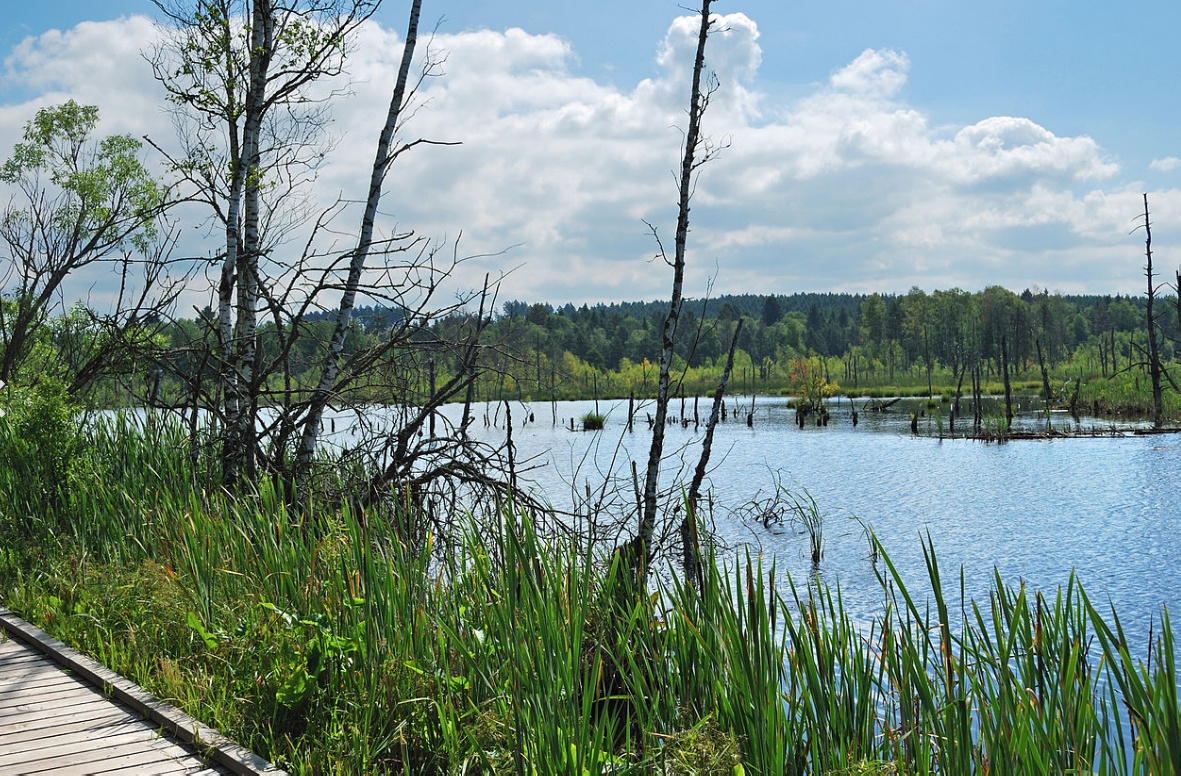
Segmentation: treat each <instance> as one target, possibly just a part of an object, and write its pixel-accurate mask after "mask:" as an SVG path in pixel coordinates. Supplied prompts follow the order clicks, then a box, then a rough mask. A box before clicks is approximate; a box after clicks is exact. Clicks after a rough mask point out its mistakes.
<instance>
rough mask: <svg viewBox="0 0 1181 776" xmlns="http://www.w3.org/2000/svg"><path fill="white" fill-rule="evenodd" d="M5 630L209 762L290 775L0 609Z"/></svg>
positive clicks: (250, 775) (245, 773)
mask: <svg viewBox="0 0 1181 776" xmlns="http://www.w3.org/2000/svg"><path fill="white" fill-rule="evenodd" d="M0 630H3V631H5V632H7V633H8V634H9V635H11V636H12V637H13V638H15V639H17V640H19V641H21V642H23V643H25V644H28V645H30V646H31V647H33V648H34V649H36V650H37V651H39V652H41V653H42V654H44V655H46V656H47V657H49V658H50V659H52V660H54V661H55V662H57V663H58V664H59V665H61V666H63V667H65V668H68V669H70V670H71V671H73V672H74V674H76V675H77V676H78V677H80V678H82V679H84V680H85V681H87V682H89V683H90V684H93V685H94V686H95V687H98V688H100V689H101V690H102V691H103V693H105V694H106V695H107V696H108V697H110V698H113V699H115V700H116V701H118V702H120V703H122V704H123V705H124V706H127V707H128V708H130V709H132V710H133V711H135V712H137V713H139V714H141V715H143V716H144V718H145V719H149V720H151V721H152V723H153V724H156V725H160V726H161V727H162V728H164V729H166V730H167V731H168V732H169V733H171V734H172V735H174V736H175V737H176V738H178V739H180V740H181V741H183V742H185V743H186V744H190V745H192V746H194V747H196V748H197V749H198V751H200V752H201V753H202V754H204V755H205V756H206V757H208V758H209V759H211V760H213V761H214V762H216V763H217V764H218V765H221V766H223V767H225V768H228V769H230V770H231V771H233V772H234V773H236V774H240V776H256V775H257V776H286V771H283V770H281V769H280V768H277V767H275V766H274V765H272V764H271V763H269V762H267V761H266V760H264V759H263V758H261V757H259V756H258V755H256V754H255V753H254V752H251V751H250V750H249V749H246V748H245V747H242V746H239V745H238V744H236V743H234V742H233V741H231V740H230V739H228V738H226V737H225V736H223V735H222V734H221V733H218V732H217V731H216V730H214V729H213V728H210V727H207V726H205V725H203V724H201V723H200V722H199V721H197V720H196V719H194V718H193V717H190V716H189V715H188V714H185V713H184V712H183V711H181V710H180V709H177V708H176V707H174V706H172V705H170V704H167V703H165V702H164V701H162V700H160V699H158V698H156V697H155V696H153V695H151V694H150V693H148V692H147V691H146V690H144V689H143V688H142V687H139V686H138V685H136V684H133V683H132V682H130V681H128V680H127V679H125V678H123V677H122V676H120V675H119V674H117V673H115V672H114V671H111V670H110V669H108V668H106V667H105V666H103V665H101V664H99V663H97V662H95V661H94V660H91V659H90V658H88V657H86V656H85V655H83V654H82V653H80V652H78V651H76V650H74V649H71V648H70V647H68V646H66V645H65V644H64V643H62V642H61V641H59V640H57V639H55V638H54V637H53V636H50V635H49V634H48V633H46V632H45V631H43V630H41V629H40V628H37V627H36V626H34V625H31V624H29V623H28V622H25V621H24V620H22V619H21V618H20V617H18V616H16V615H15V614H13V613H12V612H11V611H9V610H8V609H5V608H4V607H0Z"/></svg>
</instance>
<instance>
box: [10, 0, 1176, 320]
mask: <svg viewBox="0 0 1181 776" xmlns="http://www.w3.org/2000/svg"><path fill="white" fill-rule="evenodd" d="M684 5H685V4H684V3H678V2H665V1H664V0H659V1H654V0H646V1H645V2H639V3H637V2H634V0H632V1H631V2H626V1H624V0H601V1H600V2H596V3H573V2H552V1H550V0H465V1H464V2H433V1H432V0H426V2H425V3H424V19H425V20H426V22H427V23H428V24H429V25H433V24H434V23H435V22H436V21H438V22H439V26H438V31H439V38H438V44H439V46H440V47H441V48H442V49H445V50H446V51H447V52H448V54H447V64H446V68H445V69H446V75H445V77H443V78H441V79H437V80H438V83H432V85H431V86H430V88H429V90H428V92H429V95H430V99H429V102H427V104H426V107H425V109H424V111H423V113H422V116H420V117H416V119H415V121H416V122H418V123H417V124H416V125H413V126H412V127H411V130H414V129H419V131H421V132H423V133H427V134H432V135H433V136H435V137H438V136H439V134H443V135H445V136H446V139H456V140H461V141H462V142H463V143H464V145H463V147H462V149H461V150H458V151H456V152H455V153H451V154H449V153H448V152H446V151H437V150H432V151H430V152H427V153H423V154H420V155H418V156H416V157H414V159H413V161H411V162H410V163H408V164H407V165H406V166H405V167H406V169H405V170H404V171H403V172H402V174H403V176H404V178H403V179H401V180H402V181H403V185H402V186H401V187H400V188H403V189H411V190H414V191H417V192H419V195H417V196H413V197H409V198H407V199H405V200H398V198H397V195H392V197H391V200H390V203H389V207H390V210H391V211H392V213H393V217H394V218H395V219H396V220H397V223H398V224H399V225H400V226H403V225H404V226H409V227H413V228H415V229H417V230H418V231H420V233H425V234H431V235H434V236H437V237H440V238H442V237H445V236H446V237H454V236H455V235H456V234H458V233H459V232H460V231H461V230H462V232H463V234H464V240H465V242H466V243H467V245H468V248H469V249H470V250H472V251H473V252H499V251H502V250H505V249H509V250H508V252H507V253H506V254H504V256H503V257H502V258H501V260H500V261H501V263H500V264H499V265H497V266H495V267H494V271H495V270H505V269H511V268H516V271H515V272H514V273H513V274H510V275H509V276H508V278H507V279H506V281H505V288H504V290H502V296H508V297H512V298H527V299H539V298H544V299H548V300H551V301H555V302H560V301H567V300H571V301H576V302H579V301H599V300H603V301H610V300H613V299H622V298H627V299H631V298H648V297H654V296H660V295H662V294H663V293H664V287H665V285H667V278H665V277H663V275H662V274H661V273H660V271H659V269H658V268H657V267H656V266H655V265H653V264H651V263H649V262H648V261H647V259H648V258H650V257H651V254H652V251H653V244H652V242H651V240H650V238H649V237H647V236H646V235H645V227H644V226H643V220H651V221H653V222H654V223H659V224H661V225H667V226H664V229H665V230H666V231H667V232H669V233H671V224H672V216H671V215H670V213H671V210H670V207H671V204H672V202H673V201H674V199H675V191H674V190H673V188H672V184H671V181H670V179H669V174H668V173H669V171H670V170H671V169H672V168H674V167H675V165H676V156H677V153H678V147H677V144H678V140H679V136H678V135H677V134H676V132H675V131H673V130H670V126H671V124H673V123H675V122H676V121H677V120H678V114H679V112H680V111H679V107H678V105H679V104H683V96H684V95H683V94H682V93H683V92H684V91H686V89H687V84H686V83H685V82H684V81H683V80H681V81H678V80H677V78H678V77H679V76H680V75H682V74H683V73H681V72H680V71H678V70H677V69H676V61H677V60H676V57H675V56H672V55H669V56H667V57H666V58H665V59H664V60H661V59H660V54H661V52H662V51H665V52H674V53H675V51H677V50H678V49H677V47H678V46H681V47H682V48H684V46H685V45H687V44H688V39H687V38H686V37H685V36H684V35H683V34H682V35H678V34H677V32H676V30H675V29H674V27H673V26H672V23H673V20H674V19H675V18H676V17H678V16H682V15H684V14H685V13H686V12H685V11H684V8H683V6H684ZM714 9H715V11H716V12H717V13H719V14H723V15H727V16H726V19H727V20H728V24H729V26H730V28H731V33H730V34H727V35H725V36H718V37H716V38H715V39H714V40H711V44H710V45H711V48H710V50H709V52H707V56H710V60H711V65H713V66H714V67H715V68H716V69H717V70H718V77H719V80H720V82H721V84H722V92H720V97H719V100H720V103H721V104H720V105H719V106H718V107H717V109H716V110H715V111H714V113H713V114H711V116H710V117H709V118H710V122H711V123H709V124H708V126H707V129H708V130H709V131H710V132H711V133H712V134H713V135H714V136H715V137H718V138H721V139H722V140H723V142H724V143H725V144H726V145H727V148H725V150H724V151H723V152H722V153H721V154H720V155H719V157H718V159H717V160H715V161H714V162H712V163H711V164H710V165H708V166H707V167H706V168H705V169H704V171H703V175H702V179H701V186H700V189H699V196H698V199H697V201H696V202H695V208H694V217H695V221H694V223H695V227H696V228H695V230H694V235H693V237H692V238H691V250H692V251H693V253H691V261H693V262H695V264H694V267H695V271H694V272H692V273H691V276H690V277H691V282H692V283H695V284H696V287H695V288H694V289H693V293H696V294H701V293H704V291H705V288H706V286H707V285H708V284H709V283H710V277H711V276H713V278H714V279H713V281H712V282H713V285H714V292H715V293H717V292H742V291H758V292H766V291H772V290H774V291H777V292H780V293H791V292H793V291H797V290H798V291H816V290H851V291H873V290H880V291H905V290H906V289H907V288H909V287H910V286H911V285H919V286H921V287H923V288H926V289H928V290H931V289H934V288H948V287H951V286H960V287H963V288H966V289H969V290H975V289H978V288H982V287H983V286H985V285H988V284H990V283H999V284H1002V285H1007V286H1009V287H1012V288H1015V289H1017V290H1020V289H1021V288H1024V287H1027V286H1032V287H1047V288H1049V289H1051V290H1060V291H1068V292H1076V291H1079V292H1131V293H1138V292H1139V289H1140V288H1141V286H1142V283H1143V281H1142V278H1141V274H1140V270H1139V263H1138V262H1139V259H1138V258H1137V257H1138V252H1139V249H1140V246H1139V244H1138V241H1137V238H1136V237H1135V236H1129V235H1128V231H1130V229H1131V228H1132V226H1133V225H1134V224H1133V223H1132V219H1133V218H1134V217H1135V215H1136V212H1137V204H1138V197H1139V193H1140V192H1141V191H1148V192H1150V194H1151V195H1152V197H1153V203H1154V205H1153V210H1154V213H1155V214H1156V215H1155V220H1156V224H1157V231H1156V235H1155V236H1156V237H1157V246H1158V259H1159V260H1160V261H1161V265H1162V266H1163V267H1164V268H1165V271H1166V272H1167V273H1168V274H1169V275H1170V276H1171V274H1172V272H1171V265H1172V264H1177V263H1178V261H1179V260H1181V251H1176V250H1174V249H1173V248H1172V247H1171V246H1172V244H1173V243H1178V244H1181V193H1179V192H1178V189H1179V186H1178V176H1179V175H1181V163H1179V162H1177V161H1176V160H1177V159H1178V158H1181V131H1179V130H1181V99H1179V98H1181V89H1178V87H1177V80H1178V78H1179V77H1181V47H1178V46H1177V45H1176V40H1175V39H1176V35H1177V34H1178V32H1181V4H1178V3H1176V2H1174V1H1172V0H1170V1H1169V2H1165V1H1163V0H1150V2H1146V3H1141V4H1137V5H1134V6H1122V7H1121V6H1119V5H1118V4H1114V3H1106V2H1063V1H1060V0H1053V1H1047V2H1030V1H1028V0H1027V2H1015V1H1011V0H1001V1H1000V2H990V3H958V2H957V3H949V2H946V0H942V1H940V0H902V1H900V2H892V3H882V2H880V0H877V1H874V0H859V1H857V2H829V3H785V2H782V0H748V1H746V2H740V1H739V0H729V1H722V2H717V3H715V6H714ZM404 10H405V3H401V2H397V3H395V2H389V0H387V3H386V6H385V8H384V9H383V11H382V13H381V15H380V16H379V17H378V21H379V23H380V24H381V26H382V27H383V28H384V29H383V30H382V31H381V32H382V34H381V35H378V34H376V33H375V34H373V35H371V36H369V37H368V38H367V39H366V41H367V42H365V43H364V44H363V50H361V51H359V52H358V59H357V62H356V66H355V67H353V68H352V71H353V74H354V76H355V77H357V78H358V79H359V82H360V83H361V84H362V86H361V87H360V88H357V89H356V90H355V91H356V94H357V97H356V99H355V100H354V101H353V102H354V103H356V104H348V105H341V106H340V108H339V110H338V123H339V124H340V125H341V126H342V127H350V128H351V127H354V126H363V125H364V124H365V122H366V121H367V120H370V121H371V120H372V119H371V118H369V119H366V118H365V117H371V116H372V115H374V114H373V111H372V110H370V105H371V104H372V105H379V104H380V102H381V100H380V95H381V94H382V93H383V91H382V89H379V88H377V87H378V84H379V83H380V81H381V76H379V75H377V74H378V73H381V72H385V71H383V68H385V69H386V70H388V68H389V67H390V66H391V64H390V63H391V62H393V61H395V60H396V50H395V51H391V50H392V49H394V48H395V45H394V44H396V41H397V38H398V36H399V35H400V31H401V29H402V27H403V25H404V22H403V20H402V14H403V13H404ZM153 12H154V8H153V7H152V6H151V4H150V3H148V2H146V0H104V1H103V2H101V3H99V2H80V1H75V0H54V1H52V2H43V3H21V4H14V7H12V8H10V9H6V26H5V28H4V30H3V31H2V32H0V48H3V49H4V50H5V52H6V65H5V71H6V77H5V78H4V79H3V81H0V141H2V142H3V143H4V146H5V147H8V146H10V144H11V142H12V140H13V139H15V132H17V131H19V125H20V123H21V122H23V121H24V120H27V118H28V117H29V116H30V115H31V113H32V111H33V110H35V107H36V106H39V105H41V104H44V103H46V102H51V101H54V100H55V99H59V98H61V97H64V96H75V95H76V96H77V97H78V98H79V99H84V100H88V101H91V102H96V103H97V104H99V106H100V108H104V101H110V105H109V106H106V109H105V110H104V117H105V120H106V122H107V123H106V124H104V127H105V128H109V130H110V131H132V132H140V131H147V132H149V133H151V134H152V135H153V137H154V138H156V137H160V136H162V135H161V134H160V133H161V132H163V131H164V130H163V128H162V126H161V125H160V122H159V121H158V120H157V119H156V118H154V117H153V112H152V111H151V110H150V109H149V108H147V107H144V108H139V109H135V110H132V109H131V108H129V107H128V106H131V105H133V104H135V105H139V104H142V105H143V106H151V105H153V104H158V102H159V100H158V97H159V95H158V94H155V95H153V94H152V92H151V83H150V77H147V78H145V73H146V68H145V67H143V65H142V62H141V63H139V64H138V65H137V63H136V61H135V59H136V57H134V56H131V55H130V53H129V51H130V48H129V47H130V46H131V44H130V43H128V42H127V41H126V40H124V41H123V45H122V46H121V47H119V46H115V44H114V43H113V42H112V43H111V45H112V47H113V48H112V51H111V52H110V53H109V54H106V55H104V54H103V52H102V51H99V52H97V53H96V51H95V49H96V47H99V48H101V47H102V46H104V45H106V42H109V41H117V40H118V39H119V37H120V36H121V35H126V36H143V35H144V34H145V29H146V28H143V27H136V28H135V30H134V31H132V30H131V28H129V27H126V26H125V27H119V26H117V25H108V26H106V27H103V28H102V30H101V32H99V31H93V30H92V31H91V34H89V35H86V34H82V33H81V32H77V31H75V32H77V34H76V35H74V36H73V38H71V37H70V36H69V35H67V36H66V38H64V39H63V38H60V37H58V38H54V37H53V36H48V37H38V36H44V35H45V33H46V32H47V31H48V30H50V29H60V30H63V31H67V32H68V31H70V30H71V29H72V28H74V27H75V25H77V24H79V23H81V22H85V21H105V20H112V19H117V18H119V17H121V16H123V15H127V14H147V15H151V14H152V13H153ZM739 14H741V17H740V16H738V15H739ZM729 15H733V16H729ZM514 27H515V28H520V29H521V30H522V31H523V32H522V33H519V34H507V33H506V31H507V30H509V28H514ZM80 29H81V28H80ZM483 32H487V36H484V37H481V35H482V34H483ZM489 36H490V37H489ZM75 38H76V39H75ZM95 41H98V43H96V42H95ZM22 42H23V43H22ZM141 45H142V44H141ZM367 46H372V48H371V49H370V48H365V47H367ZM116 48H117V49H118V50H115V49H116ZM74 56H77V57H78V58H79V60H78V61H79V62H85V61H91V62H93V61H94V60H93V59H90V58H93V57H96V56H98V57H102V56H106V60H104V61H107V60H109V61H110V62H113V63H119V64H118V66H117V67H116V66H115V65H112V69H111V71H110V73H109V74H108V75H107V77H106V82H105V83H104V84H102V85H101V86H102V88H99V85H97V84H93V83H88V82H87V79H86V77H85V75H84V73H82V72H80V71H83V70H86V69H90V70H94V69H95V68H94V67H92V66H91V67H89V68H88V66H87V65H85V64H80V65H79V66H78V70H77V71H71V70H70V67H69V64H68V63H69V61H70V58H71V57H74ZM137 66H138V67H139V71H138V72H137V71H136V67H137ZM121 73H122V74H125V75H123V76H120V75H119V74H121ZM370 73H372V74H373V75H372V76H370V75H367V74H370ZM111 81H114V82H115V83H111ZM370 84H372V85H373V92H372V95H369V93H368V92H367V87H368V85H370ZM382 88H383V89H384V87H382ZM677 95H680V96H679V97H678V96H677ZM135 100H142V103H136V102H135ZM153 100H154V101H155V102H153ZM677 100H679V101H680V103H678V102H677ZM481 103H486V104H481ZM646 109H650V110H649V111H648V113H650V115H646V113H645V110H646ZM155 112H156V113H158V112H159V111H158V109H157V110H156V111H155ZM129 113H135V114H136V116H135V117H132V116H130V115H129ZM113 114H119V115H113ZM133 118H134V120H133ZM374 131H375V130H374ZM370 134H372V133H370ZM353 145H356V146H358V147H359V148H361V147H368V146H367V145H366V144H365V143H360V142H359V143H357V144H353V143H351V142H345V143H341V144H340V147H341V148H346V149H347V148H349V147H352V146H353ZM367 154H368V152H367V151H366V153H358V158H357V159H356V160H352V159H350V158H349V154H348V153H347V150H346V151H344V152H342V153H340V154H339V155H338V157H334V160H333V162H332V163H331V164H330V165H329V166H328V167H326V169H325V171H324V173H323V178H322V181H321V184H322V186H323V188H325V189H330V188H331V189H333V193H335V192H336V190H344V189H345V187H346V186H348V185H349V184H348V181H350V179H351V178H353V177H356V176H357V174H358V171H359V170H363V166H360V167H359V166H358V165H363V164H364V162H362V161H360V160H361V158H363V157H364V156H365V155H367ZM428 187H429V190H428ZM422 192H426V194H425V195H424V194H423V193H422ZM551 206H552V210H550V209H549V208H551ZM1173 235H1178V238H1179V239H1177V240H1174V239H1172V237H1173ZM486 268H487V267H485V266H481V267H480V268H479V270H480V271H482V270H483V269H486ZM473 271H476V270H475V269H473ZM572 278H578V281H577V282H575V281H573V280H572Z"/></svg>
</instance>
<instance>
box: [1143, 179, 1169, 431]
mask: <svg viewBox="0 0 1181 776" xmlns="http://www.w3.org/2000/svg"><path fill="white" fill-rule="evenodd" d="M1144 255H1145V257H1146V258H1147V260H1148V265H1147V267H1146V268H1145V270H1144V274H1145V275H1147V277H1148V302H1147V304H1145V306H1144V318H1145V324H1146V326H1147V328H1148V374H1149V377H1150V378H1151V379H1152V427H1153V428H1160V427H1161V426H1163V425H1164V424H1165V409H1164V393H1163V391H1162V387H1161V376H1162V374H1163V372H1164V368H1163V367H1162V365H1161V358H1160V345H1159V344H1158V343H1157V339H1156V317H1155V315H1154V310H1153V301H1154V300H1155V299H1156V288H1155V287H1154V285H1153V282H1152V280H1153V272H1152V224H1151V223H1150V222H1149V220H1148V195H1147V194H1145V195H1144Z"/></svg>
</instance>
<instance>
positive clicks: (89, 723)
mask: <svg viewBox="0 0 1181 776" xmlns="http://www.w3.org/2000/svg"><path fill="white" fill-rule="evenodd" d="M126 718H127V713H126V711H125V710H124V709H121V708H119V707H118V706H115V705H114V704H111V703H109V704H107V705H106V706H105V707H103V706H99V707H95V708H93V709H88V710H87V711H86V712H85V713H79V714H78V715H76V716H75V717H74V718H73V723H74V725H73V729H75V730H81V731H88V730H93V729H95V728H97V727H100V726H102V725H110V724H114V723H117V722H120V721H122V720H124V719H126ZM60 727H61V723H60V722H59V721H58V720H56V719H54V718H53V717H46V718H43V719H32V720H20V721H18V722H16V723H14V724H12V725H6V726H5V727H4V729H3V730H0V746H4V745H6V744H9V743H19V742H21V741H31V740H36V739H38V738H50V737H52V736H54V735H55V734H56V733H55V731H56V730H58V729H60Z"/></svg>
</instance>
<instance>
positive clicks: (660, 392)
mask: <svg viewBox="0 0 1181 776" xmlns="http://www.w3.org/2000/svg"><path fill="white" fill-rule="evenodd" d="M711 3H712V0H702V2H701V23H700V26H699V28H698V33H697V53H696V56H695V57H694V60H693V84H692V88H691V90H690V93H689V125H688V128H687V129H686V132H685V142H684V152H683V155H682V158H681V173H680V179H679V196H678V199H677V231H676V237H675V241H674V249H673V258H672V260H671V261H670V260H669V258H668V255H667V254H666V253H665V251H664V247H663V245H661V243H660V240H659V237H658V236H657V235H656V229H655V227H651V226H650V228H651V229H652V233H653V236H654V237H656V240H657V247H658V249H659V251H658V254H657V255H658V257H659V258H660V259H661V260H663V261H664V262H665V263H666V264H668V265H669V266H670V267H671V268H672V270H673V283H672V294H671V298H670V300H669V309H668V314H667V315H666V316H665V319H664V327H663V329H662V331H661V358H660V375H659V377H658V379H657V384H656V408H655V412H656V417H655V420H654V423H653V426H652V444H651V446H650V448H649V450H648V465H647V469H646V471H645V475H644V494H643V507H644V508H643V514H642V515H641V516H640V526H639V531H638V533H637V536H636V542H637V544H638V548H637V552H636V554H637V555H638V556H639V557H638V558H637V561H638V567H639V568H638V569H637V579H638V580H639V582H640V583H641V584H640V587H642V583H643V581H644V580H646V578H647V572H648V565H649V562H650V561H651V558H652V551H653V540H654V538H655V534H656V521H657V511H658V507H659V504H658V493H659V487H660V485H659V480H660V461H661V459H662V458H663V456H664V430H665V424H666V420H667V417H668V404H669V399H670V390H669V387H670V382H671V374H672V363H673V352H674V350H675V348H676V341H677V323H678V321H679V320H680V316H681V307H682V304H683V302H684V298H683V295H682V287H683V285H684V280H685V246H686V244H687V243H688V237H689V201H690V199H691V197H692V194H693V183H694V179H695V173H696V171H697V169H698V168H699V167H700V166H701V165H702V164H704V163H705V162H707V161H708V160H709V159H710V156H711V149H710V147H709V145H708V144H707V143H706V142H705V141H703V140H702V137H701V117H702V115H703V114H704V112H705V109H706V107H707V106H708V104H709V98H710V95H711V94H712V92H713V89H712V88H707V87H705V86H703V84H702V76H703V74H704V72H705V43H706V39H707V38H708V36H709V30H710V10H709V9H710V5H711ZM699 151H701V152H702V153H701V156H700V157H698V152H699Z"/></svg>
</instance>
